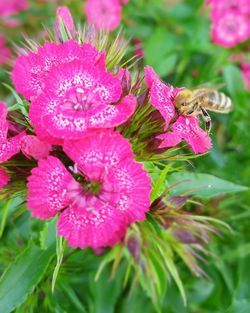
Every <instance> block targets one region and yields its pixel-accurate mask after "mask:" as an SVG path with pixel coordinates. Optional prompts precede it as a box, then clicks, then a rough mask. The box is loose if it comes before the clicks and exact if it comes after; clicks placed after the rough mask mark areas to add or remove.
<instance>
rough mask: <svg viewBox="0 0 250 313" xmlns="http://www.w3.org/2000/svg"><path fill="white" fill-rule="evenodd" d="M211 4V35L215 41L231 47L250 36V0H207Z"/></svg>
mask: <svg viewBox="0 0 250 313" xmlns="http://www.w3.org/2000/svg"><path fill="white" fill-rule="evenodd" d="M206 4H209V5H210V6H211V19H212V26H211V35H212V40H213V42H214V43H216V44H218V45H220V46H223V47H226V48H231V47H234V46H236V45H237V44H239V43H241V42H244V41H246V40H247V39H249V38H250V2H249V1H248V0H206Z"/></svg>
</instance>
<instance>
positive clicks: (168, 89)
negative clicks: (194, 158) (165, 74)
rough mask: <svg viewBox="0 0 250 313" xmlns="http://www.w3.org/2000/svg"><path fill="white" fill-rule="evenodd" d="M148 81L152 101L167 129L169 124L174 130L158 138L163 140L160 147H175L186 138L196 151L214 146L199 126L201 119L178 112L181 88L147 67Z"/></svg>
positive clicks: (203, 150) (202, 151) (199, 151)
mask: <svg viewBox="0 0 250 313" xmlns="http://www.w3.org/2000/svg"><path fill="white" fill-rule="evenodd" d="M145 75H146V82H147V85H148V87H149V90H150V101H151V104H152V105H153V106H155V107H156V108H157V110H159V112H160V113H161V115H162V117H163V118H164V120H165V122H166V124H165V130H168V128H169V125H170V129H171V131H172V132H165V133H163V134H161V135H159V136H157V138H159V139H161V140H162V142H161V144H160V146H159V148H167V147H174V146H176V145H177V144H179V143H180V142H181V141H182V140H185V141H186V142H187V143H188V144H189V145H190V146H191V148H192V149H193V151H194V153H205V152H206V151H207V150H208V149H210V148H211V147H212V144H211V139H210V138H209V136H208V135H207V133H206V132H205V131H204V130H203V129H201V128H200V127H199V124H200V123H199V119H198V118H197V117H190V116H185V115H180V114H178V112H177V110H176V109H175V106H174V100H175V97H176V96H177V94H178V92H179V91H180V90H181V88H174V87H172V86H169V85H165V84H164V83H163V82H162V81H161V80H160V78H159V77H158V76H157V74H156V73H155V72H154V70H153V69H152V68H151V67H150V66H147V67H146V68H145Z"/></svg>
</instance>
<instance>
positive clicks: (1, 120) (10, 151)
mask: <svg viewBox="0 0 250 313" xmlns="http://www.w3.org/2000/svg"><path fill="white" fill-rule="evenodd" d="M6 116H7V108H6V105H5V104H4V103H3V102H0V163H3V162H5V161H7V160H9V159H10V158H11V157H12V156H14V155H15V154H17V153H18V152H19V151H20V149H21V141H22V138H23V137H24V136H25V133H24V132H22V133H20V134H18V135H16V136H14V137H11V138H7V133H8V128H9V124H8V121H7V120H6Z"/></svg>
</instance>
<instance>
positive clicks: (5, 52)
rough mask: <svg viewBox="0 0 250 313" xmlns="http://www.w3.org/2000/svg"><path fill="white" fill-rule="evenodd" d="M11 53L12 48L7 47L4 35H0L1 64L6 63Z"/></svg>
mask: <svg viewBox="0 0 250 313" xmlns="http://www.w3.org/2000/svg"><path fill="white" fill-rule="evenodd" d="M10 55H11V52H10V49H9V48H8V47H7V45H6V42H5V39H4V37H2V36H1V35H0V65H1V64H4V63H6V62H7V61H8V59H9V58H10Z"/></svg>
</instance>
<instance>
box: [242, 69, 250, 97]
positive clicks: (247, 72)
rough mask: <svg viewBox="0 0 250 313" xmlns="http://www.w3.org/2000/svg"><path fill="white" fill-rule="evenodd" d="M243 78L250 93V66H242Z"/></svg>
mask: <svg viewBox="0 0 250 313" xmlns="http://www.w3.org/2000/svg"><path fill="white" fill-rule="evenodd" d="M241 69H242V76H243V80H244V83H245V87H246V89H247V90H249V91H250V64H249V63H243V64H241Z"/></svg>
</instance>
